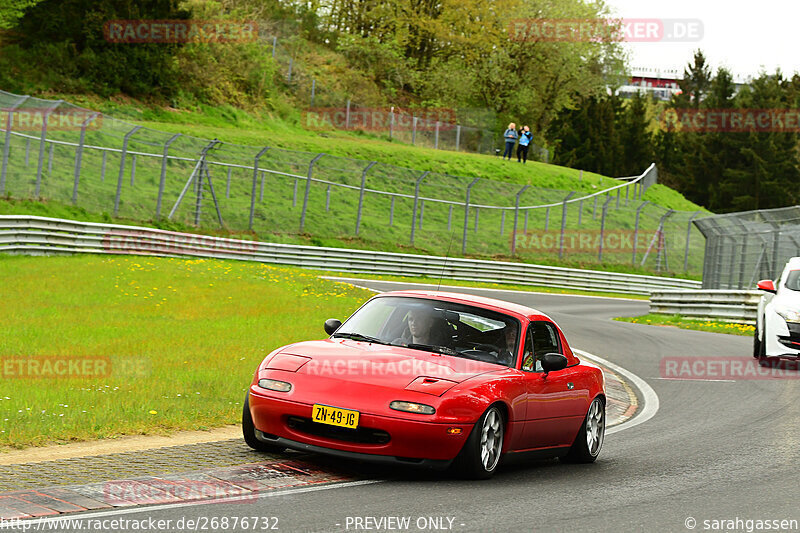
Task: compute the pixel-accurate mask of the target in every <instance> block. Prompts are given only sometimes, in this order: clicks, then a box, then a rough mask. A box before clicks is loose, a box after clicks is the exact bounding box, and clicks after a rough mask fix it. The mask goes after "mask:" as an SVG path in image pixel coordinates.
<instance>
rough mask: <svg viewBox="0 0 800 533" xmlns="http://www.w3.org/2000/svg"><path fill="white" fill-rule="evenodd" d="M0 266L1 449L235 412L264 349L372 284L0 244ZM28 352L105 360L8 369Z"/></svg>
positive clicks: (355, 301)
mask: <svg viewBox="0 0 800 533" xmlns="http://www.w3.org/2000/svg"><path fill="white" fill-rule="evenodd" d="M0 277H1V278H2V279H3V280H5V281H4V282H3V283H2V284H0V299H1V300H2V301H3V335H2V340H0V359H2V360H3V366H0V370H2V371H3V373H4V375H3V379H2V383H3V387H2V393H0V449H2V448H6V449H7V448H9V447H24V446H31V445H33V446H40V445H45V444H52V443H62V442H68V441H76V440H92V439H103V438H111V437H115V436H118V435H131V434H152V433H162V434H163V433H168V432H171V431H174V430H179V429H202V428H210V427H215V426H221V425H224V424H231V423H236V422H237V421H238V420H239V417H240V415H241V402H242V400H243V397H244V394H245V391H246V389H247V386H248V385H249V383H250V380H251V378H252V375H253V372H254V370H255V368H256V365H257V364H258V362H259V361H260V360H261V359H262V358H263V357H264V356H265V355H266V354H267V353H268V352H269V351H271V350H272V349H274V348H276V347H278V346H281V345H284V344H287V343H290V342H295V341H299V340H304V339H314V338H323V337H325V334H324V331H323V328H322V324H323V322H324V321H325V319H327V318H330V317H340V318H344V317H346V316H349V315H350V314H351V313H352V312H353V311H354V310H355V309H356V308H357V307H358V306H359V305H360V304H361V303H362V302H363V301H364V300H366V299H367V298H368V297H370V296H371V294H372V293H371V292H370V291H366V290H363V289H358V288H354V287H352V286H348V285H345V284H341V283H334V282H332V281H325V280H321V279H319V278H317V276H316V274H314V273H312V272H309V271H302V270H293V269H285V268H275V267H271V266H268V265H263V264H258V263H246V262H236V261H215V260H201V259H197V260H178V259H160V258H149V257H141V258H140V257H118V256H117V257H100V256H80V257H50V258H30V257H15V256H12V257H9V256H3V255H0ZM29 358H34V359H37V360H40V361H43V360H44V359H43V358H51V360H64V361H69V360H76V359H77V360H82V359H88V360H91V361H97V360H100V361H106V362H107V363H109V364H110V367H107V368H110V372H104V373H103V374H102V375H100V376H92V377H82V378H59V379H47V378H44V377H40V378H37V379H32V378H24V379H23V378H19V377H18V375H15V373H16V374H18V370H14V365H15V364H18V363H15V361H19V360H27V359H29ZM8 361H11V363H8ZM7 364H9V365H11V368H10V370H11V372H12V373H11V374H9V368H7V367H6V365H7Z"/></svg>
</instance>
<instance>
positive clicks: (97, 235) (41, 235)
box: [0, 215, 700, 294]
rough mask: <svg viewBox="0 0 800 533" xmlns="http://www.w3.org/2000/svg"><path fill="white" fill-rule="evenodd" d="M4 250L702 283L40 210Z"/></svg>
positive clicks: (496, 279) (462, 276)
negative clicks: (281, 240)
mask: <svg viewBox="0 0 800 533" xmlns="http://www.w3.org/2000/svg"><path fill="white" fill-rule="evenodd" d="M0 252H2V253H11V254H27V255H48V254H71V253H108V254H136V255H156V256H169V257H175V256H194V257H209V258H219V259H239V260H245V261H260V262H265V263H274V264H280V265H287V266H299V267H303V268H311V269H319V270H329V271H336V272H352V273H369V274H392V275H399V276H428V277H436V278H438V277H440V276H441V277H444V278H448V279H455V280H464V281H485V282H492V283H513V284H519V285H547V286H550V287H559V288H571V289H582V290H586V291H609V292H621V293H630V294H650V293H651V292H653V291H663V290H668V289H696V288H699V287H700V282H699V281H694V280H686V279H678V278H665V277H658V276H642V275H635V274H620V273H616V272H601V271H596V270H578V269H570V268H561V267H552V266H541V265H532V264H527V263H510V262H503V261H485V260H476V259H462V258H452V257H451V258H445V257H433V256H424V255H413V254H398V253H389V252H373V251H367V250H351V249H344V248H323V247H316V246H298V245H291V244H273V243H264V242H256V241H247V240H236V239H225V238H220V237H211V236H206V235H195V234H190V233H178V232H173V231H165V230H159V229H153V228H144V227H137V226H121V225H116V224H99V223H92V222H77V221H73V220H63V219H56V218H45V217H37V216H23V215H4V216H0Z"/></svg>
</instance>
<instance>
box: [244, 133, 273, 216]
mask: <svg viewBox="0 0 800 533" xmlns="http://www.w3.org/2000/svg"><path fill="white" fill-rule="evenodd" d="M267 150H269V146H265V147H264V148H262V149H261V151H260V152H258V153H257V154H256V158H255V160H254V161H253V186H252V189H251V190H250V222H249V223H248V225H247V229H248V230H250V231H253V216H254V215H255V212H256V184H257V183H258V161H259V159H261V156H262V155H264V154H265V153H267ZM262 183H263V181H262Z"/></svg>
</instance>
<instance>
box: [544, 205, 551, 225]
mask: <svg viewBox="0 0 800 533" xmlns="http://www.w3.org/2000/svg"><path fill="white" fill-rule="evenodd" d="M549 226H550V207H549V206H548V207H546V208H545V210H544V230H545V231H547V228H548V227H549Z"/></svg>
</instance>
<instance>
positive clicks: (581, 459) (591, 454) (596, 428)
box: [561, 398, 606, 463]
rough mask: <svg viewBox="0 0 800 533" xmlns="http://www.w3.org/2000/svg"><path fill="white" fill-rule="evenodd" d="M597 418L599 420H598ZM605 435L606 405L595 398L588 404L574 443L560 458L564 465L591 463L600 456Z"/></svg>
mask: <svg viewBox="0 0 800 533" xmlns="http://www.w3.org/2000/svg"><path fill="white" fill-rule="evenodd" d="M598 416H599V418H598ZM587 426H591V427H592V429H591V433H592V435H593V438H592V441H593V443H592V444H590V443H589V439H588V436H589V430H587ZM605 434H606V405H605V402H603V400H602V399H601V398H595V399H594V400H592V403H591V404H589V409H587V411H586V416H585V417H584V419H583V424H581V429H580V431H578V435H576V437H575V441H574V442H573V443H572V446H571V447H570V449H569V452H567V455H565V456H563V457H561V460H562V461H564V462H565V463H593V462H595V460H597V456H598V455H600V450H601V449H602V448H603V441H604V440H605Z"/></svg>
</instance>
